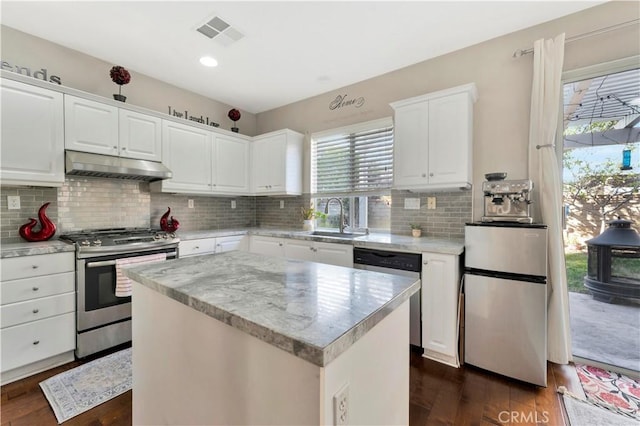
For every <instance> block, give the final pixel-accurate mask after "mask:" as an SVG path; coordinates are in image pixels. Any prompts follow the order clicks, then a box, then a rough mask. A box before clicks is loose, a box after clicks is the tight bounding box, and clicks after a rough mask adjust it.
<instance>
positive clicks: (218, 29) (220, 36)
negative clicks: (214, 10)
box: [197, 16, 244, 46]
mask: <svg viewBox="0 0 640 426" xmlns="http://www.w3.org/2000/svg"><path fill="white" fill-rule="evenodd" d="M197 31H198V32H199V33H200V34H202V35H204V36H206V37H207V38H210V39H214V40H217V41H219V42H220V43H222V44H223V45H225V46H229V45H230V44H233V43H235V42H236V41H238V40H240V39H242V38H243V37H244V34H242V33H241V32H240V31H238V30H237V29H235V28H234V27H232V26H231V25H229V24H228V23H227V22H225V21H224V20H223V19H221V18H220V17H219V16H214V17H213V18H212V19H210V20H209V21H208V22H207V23H206V24H204V25H202V26H201V27H199V28H198V29H197Z"/></svg>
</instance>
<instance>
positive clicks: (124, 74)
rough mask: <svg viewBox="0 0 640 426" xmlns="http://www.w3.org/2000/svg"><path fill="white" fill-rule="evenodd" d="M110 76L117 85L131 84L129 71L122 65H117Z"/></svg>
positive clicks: (110, 72)
mask: <svg viewBox="0 0 640 426" xmlns="http://www.w3.org/2000/svg"><path fill="white" fill-rule="evenodd" d="M109 75H110V76H111V80H113V82H114V83H115V84H118V85H120V86H122V85H123V84H129V82H130V81H131V74H129V71H127V70H126V69H124V68H123V67H121V66H120V65H116V66H114V67H113V68H111V71H109Z"/></svg>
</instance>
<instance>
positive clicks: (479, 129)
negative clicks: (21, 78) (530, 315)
mask: <svg viewBox="0 0 640 426" xmlns="http://www.w3.org/2000/svg"><path fill="white" fill-rule="evenodd" d="M639 17H640V8H638V5H637V2H619V1H612V2H607V3H605V4H603V5H600V6H596V7H593V8H590V9H587V10H585V11H583V12H579V13H576V14H572V15H569V16H566V17H563V18H560V19H557V20H554V21H550V22H547V23H545V24H542V25H538V26H535V27H531V28H528V29H525V30H522V31H518V32H515V33H512V34H509V35H506V36H503V37H499V38H496V39H493V40H490V41H487V42H484V43H480V44H477V45H475V46H471V47H468V48H465V49H462V50H459V51H456V52H453V53H450V54H447V55H443V56H440V57H438V58H434V59H431V60H428V61H425V62H421V63H419V64H415V65H412V66H409V67H406V68H402V69H400V70H397V71H394V72H391V73H388V74H384V75H381V76H378V77H375V78H372V79H370V80H366V81H363V82H360V83H357V84H354V85H351V86H348V87H345V88H342V89H340V90H337V91H333V92H329V93H326V94H324V95H320V96H316V97H313V98H310V99H307V100H304V101H301V102H297V103H294V104H291V105H287V106H284V107H282V108H278V109H274V110H272V111H267V112H264V113H260V114H258V115H256V116H254V115H252V114H249V113H246V112H244V111H243V116H242V120H241V122H239V123H238V124H239V127H240V132H241V133H243V134H247V135H255V134H260V133H265V132H268V131H272V130H277V129H282V128H291V129H294V130H297V131H299V132H302V133H305V134H306V135H307V138H306V156H305V188H306V191H305V192H308V188H309V178H308V170H309V155H308V147H309V136H310V134H311V133H313V132H317V131H320V130H326V129H331V128H336V127H340V126H345V125H349V124H354V123H358V122H363V121H367V120H373V119H378V118H382V117H388V116H391V115H392V110H391V108H390V107H389V106H388V104H389V102H393V101H396V100H399V99H405V98H408V97H412V96H416V95H421V94H424V93H429V92H432V91H436V90H440V89H445V88H448V87H452V86H456V85H459V84H464V83H468V82H475V83H476V85H477V86H478V92H479V100H478V102H477V103H476V105H475V108H474V113H475V120H474V158H473V167H474V175H473V183H474V189H473V190H472V191H461V192H452V193H436V194H432V195H435V196H436V198H437V206H438V208H437V209H436V210H426V195H427V194H418V195H416V194H411V195H409V196H412V197H416V196H419V197H420V198H421V205H422V208H421V209H420V210H418V211H414V210H404V209H403V205H404V197H406V196H407V193H405V192H403V191H393V193H392V209H391V231H392V232H395V233H402V234H408V233H409V232H410V231H409V229H408V224H409V223H414V222H421V223H424V224H425V226H424V233H425V234H426V235H433V236H451V237H457V236H460V230H461V229H462V228H461V226H462V224H463V223H464V222H466V221H468V220H471V219H475V220H478V219H479V218H480V216H481V215H482V192H481V191H480V183H481V182H482V181H483V180H484V174H485V173H487V172H494V171H505V172H507V173H508V175H509V178H513V179H518V178H525V177H527V144H528V142H527V141H528V132H529V110H530V106H529V105H530V90H531V79H532V60H533V58H532V55H527V56H524V57H521V58H516V59H514V58H512V56H511V55H512V53H513V52H514V51H515V50H516V49H521V48H529V47H531V46H532V44H533V42H534V41H535V40H536V39H539V38H550V37H554V36H555V35H557V34H559V33H561V32H565V33H566V35H567V37H571V36H574V35H577V34H582V33H586V32H589V31H592V30H594V29H597V28H603V27H607V26H611V25H614V24H616V23H621V22H627V21H629V20H632V19H638V18H639ZM639 28H640V27H639V26H638V25H635V26H629V27H626V28H624V29H619V30H615V31H611V32H608V33H606V34H603V35H599V36H595V37H590V38H586V39H583V40H580V41H576V42H573V43H569V44H567V46H566V53H565V66H564V69H565V70H572V69H576V68H580V67H584V66H588V65H592V64H597V63H602V62H607V61H611V60H614V59H619V58H624V57H629V56H632V55H638V54H640V29H639ZM0 36H1V45H0V47H1V49H2V50H1V52H2V58H1V59H2V60H4V61H9V62H12V63H14V64H20V65H22V66H27V67H31V68H32V69H40V68H43V67H44V68H47V69H48V70H49V72H50V73H55V74H56V75H58V76H60V77H61V78H62V81H63V84H64V85H66V86H69V87H74V88H76V89H80V90H84V91H87V92H90V93H94V94H97V95H101V96H105V97H109V98H110V97H111V94H112V93H114V92H115V90H114V89H115V85H114V84H113V83H112V82H111V80H110V78H109V77H108V70H109V69H110V67H111V66H112V65H115V64H111V63H108V62H105V61H103V60H100V59H97V58H93V57H90V56H87V55H84V54H82V53H80V52H77V51H74V50H71V49H67V48H65V47H62V46H59V45H56V44H54V43H51V42H49V41H46V40H43V39H40V38H37V37H34V36H31V35H29V34H25V33H22V32H20V31H16V30H14V29H11V28H8V27H6V26H0ZM130 71H131V72H132V82H131V83H130V84H129V85H127V86H124V88H123V89H124V92H125V94H126V96H127V97H128V99H127V102H130V103H132V104H134V105H139V106H142V107H146V108H149V109H152V110H156V111H160V112H166V111H167V106H168V105H171V106H173V107H175V108H176V109H189V110H190V111H193V112H194V113H196V114H198V115H199V114H203V115H205V116H209V117H211V118H213V119H215V120H216V121H217V120H219V121H220V123H221V124H223V125H222V127H223V128H229V127H230V126H231V123H227V124H226V125H225V124H224V123H225V118H226V112H227V111H228V109H229V108H230V106H229V105H225V104H222V103H220V102H217V101H215V100H211V99H207V98H204V97H202V96H200V95H197V94H195V93H191V92H187V91H185V90H182V89H179V88H177V87H175V86H171V85H169V84H166V83H164V82H161V81H158V80H155V79H153V78H150V77H147V76H144V75H142V74H138V73H136V72H135V70H130ZM338 94H347V95H348V96H349V97H360V96H362V97H364V98H365V103H364V105H363V106H362V107H361V108H359V109H354V108H340V109H337V110H333V111H331V110H329V108H328V105H329V103H330V102H331V101H332V100H333V99H335V97H336V95H338ZM72 182H74V183H75V184H78V183H81V184H82V182H81V181H77V180H69V179H68V180H67V183H66V184H65V186H64V187H63V188H61V189H60V190H56V189H52V188H46V189H34V188H26V187H25V188H19V189H18V188H8V187H2V188H0V189H1V192H2V200H1V202H0V214H2V218H1V221H0V242H10V241H12V240H19V238H18V237H17V229H18V227H19V226H20V225H21V224H22V223H24V222H26V221H27V219H28V218H29V217H33V216H34V215H35V214H36V212H37V208H38V207H39V206H40V205H41V204H42V203H43V202H45V201H53V202H52V205H51V207H50V208H49V209H48V213H49V216H50V217H52V218H54V220H55V219H57V220H58V222H59V228H62V230H63V231H64V230H71V229H80V228H83V227H97V225H96V223H99V224H100V225H99V226H101V227H102V226H138V224H139V223H140V224H141V223H143V222H144V223H145V224H146V225H145V226H154V227H157V222H158V221H159V218H160V216H161V215H162V214H163V213H164V212H165V211H166V207H168V206H170V207H171V208H172V212H173V213H174V216H175V217H176V218H178V219H179V220H180V222H181V225H182V229H184V230H200V229H216V228H227V227H238V226H246V225H247V224H257V225H259V226H267V227H288V228H291V227H293V228H301V226H302V219H301V217H300V214H299V211H300V207H301V206H302V205H304V204H305V203H308V195H305V196H302V197H285V198H267V197H256V198H253V197H239V198H236V200H237V203H238V207H237V208H236V209H235V210H232V209H231V208H230V199H228V198H208V197H192V196H188V197H187V196H178V195H171V194H149V193H148V187H147V186H146V185H145V184H140V187H139V192H136V190H135V188H134V187H132V186H129V184H127V183H123V182H124V181H115V182H119V184H116V183H113V182H106V181H105V182H102V181H89V180H87V181H86V183H87V186H86V191H85V190H82V189H79V188H76V189H72V188H71V183H72ZM118 185H120V186H118ZM81 186H82V185H80V187H81ZM67 190H68V192H69V194H68V195H67V193H66V191H67ZM18 193H19V194H20V195H21V197H23V198H24V200H21V201H22V202H23V208H22V209H21V210H19V211H13V210H12V211H8V210H7V209H6V203H7V200H6V195H13V194H18ZM121 193H124V194H126V195H125V196H123V197H121V196H120V195H121ZM188 199H194V200H195V208H194V209H188V208H187V207H186V206H187V203H186V201H187V200H188ZM281 199H283V200H284V201H285V208H284V209H280V207H279V203H280V200H281ZM92 203H93V204H92ZM58 204H60V205H58ZM472 206H473V207H472ZM67 207H68V208H69V210H66V208H67ZM60 208H62V210H61V211H58V209H60ZM102 210H104V212H102ZM84 225H89V226H84Z"/></svg>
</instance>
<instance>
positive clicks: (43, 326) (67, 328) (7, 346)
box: [0, 312, 76, 372]
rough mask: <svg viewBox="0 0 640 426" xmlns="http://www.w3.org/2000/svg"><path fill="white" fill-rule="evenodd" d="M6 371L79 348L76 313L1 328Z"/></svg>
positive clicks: (3, 370)
mask: <svg viewBox="0 0 640 426" xmlns="http://www.w3.org/2000/svg"><path fill="white" fill-rule="evenodd" d="M0 337H1V338H2V370H1V371H2V372H5V371H9V370H13V369H14V368H17V367H21V366H23V365H27V364H31V363H33V362H36V361H40V360H42V359H45V358H49V357H51V356H54V355H58V354H61V353H63V352H67V351H70V350H73V349H75V347H76V335H75V314H74V313H73V312H71V313H68V314H63V315H58V316H55V317H51V318H47V319H43V320H40V321H33V322H30V323H27V324H22V325H16V326H14V327H8V328H4V329H2V330H0Z"/></svg>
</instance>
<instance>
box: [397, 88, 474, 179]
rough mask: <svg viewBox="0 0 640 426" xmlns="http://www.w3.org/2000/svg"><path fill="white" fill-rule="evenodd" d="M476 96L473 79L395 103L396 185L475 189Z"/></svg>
mask: <svg viewBox="0 0 640 426" xmlns="http://www.w3.org/2000/svg"><path fill="white" fill-rule="evenodd" d="M476 98H477V90H476V87H475V84H473V83H471V84H467V85H463V86H458V87H454V88H452V89H447V90H443V91H440V92H435V93H430V94H427V95H423V96H418V97H415V98H411V99H406V100H402V101H398V102H394V103H392V104H391V107H392V108H393V109H394V110H395V114H394V115H395V125H394V142H393V143H394V155H393V171H394V176H393V186H394V188H396V189H408V190H422V189H425V190H429V189H457V188H469V187H470V185H471V180H472V177H473V175H472V170H471V165H472V139H473V103H474V102H475V100H476Z"/></svg>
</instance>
